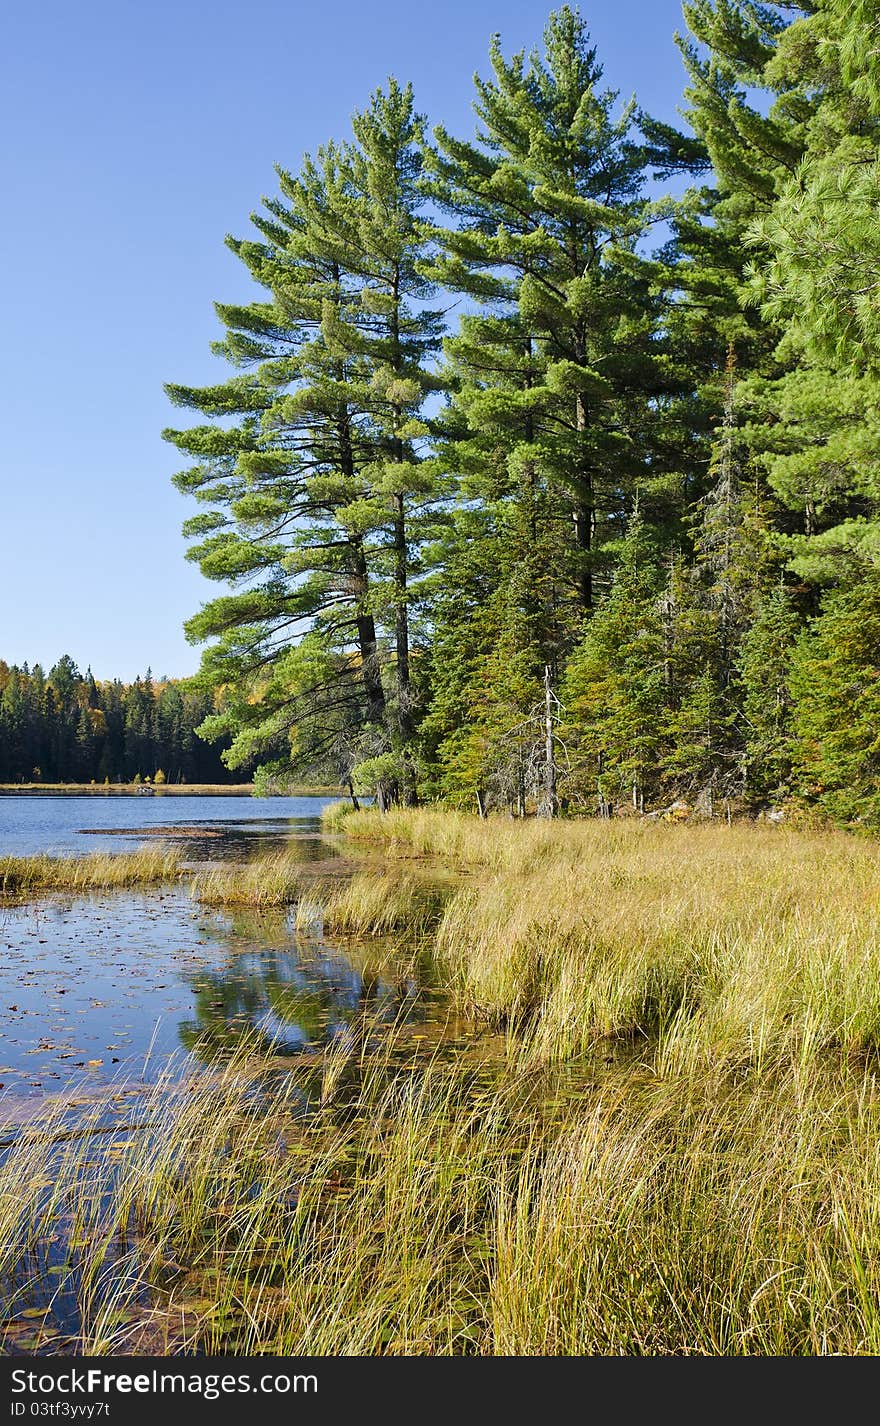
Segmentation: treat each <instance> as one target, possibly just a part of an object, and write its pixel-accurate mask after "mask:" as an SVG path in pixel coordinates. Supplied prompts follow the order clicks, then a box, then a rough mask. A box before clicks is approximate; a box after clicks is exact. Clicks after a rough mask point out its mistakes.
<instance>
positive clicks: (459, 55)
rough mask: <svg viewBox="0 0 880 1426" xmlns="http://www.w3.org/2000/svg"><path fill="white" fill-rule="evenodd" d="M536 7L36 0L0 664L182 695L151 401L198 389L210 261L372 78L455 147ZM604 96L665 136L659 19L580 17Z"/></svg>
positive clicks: (193, 573)
mask: <svg viewBox="0 0 880 1426" xmlns="http://www.w3.org/2000/svg"><path fill="white" fill-rule="evenodd" d="M550 8H552V5H551V0H444V3H440V4H430V3H413V0H324V3H314V0H312V2H311V3H309V4H304V3H300V0H287V3H282V0H247V3H246V4H243V3H241V0H236V3H232V0H210V3H209V0H149V3H144V0H80V3H79V4H72V3H71V0H43V3H42V4H40V5H36V4H33V3H24V4H20V5H15V6H10V7H8V8H7V10H6V13H5V16H4V23H3V46H2V51H3V52H2V55H0V132H2V136H3V138H2V156H0V183H2V188H0V192H2V207H3V217H2V221H0V311H2V340H0V405H2V425H0V430H2V451H0V518H2V527H0V528H2V539H0V658H5V659H6V660H7V662H9V663H13V662H15V663H22V662H24V661H25V660H28V661H29V662H30V663H34V662H36V661H40V662H42V663H43V664H44V666H45V667H46V668H48V667H50V666H51V665H52V664H53V663H54V662H55V660H56V659H57V658H58V657H59V655H60V654H62V653H65V652H66V653H70V654H71V655H72V656H73V658H74V659H75V660H76V661H77V663H79V664H80V666H81V667H83V668H85V666H86V665H87V664H89V663H91V666H92V669H93V671H94V673H95V674H96V676H97V677H99V678H109V677H113V676H116V675H118V676H119V677H122V678H126V679H128V678H131V677H133V676H134V675H135V673H137V672H140V671H143V670H144V669H145V668H146V666H147V665H148V664H150V665H152V668H153V672H154V673H155V674H157V675H160V674H165V673H167V674H170V675H181V674H187V673H192V672H194V670H195V668H196V667H197V664H198V658H199V654H198V651H197V650H196V649H193V648H190V647H189V646H188V645H187V643H186V641H185V639H184V636H183V632H182V628H181V626H182V623H183V620H184V619H185V618H186V617H187V616H188V615H189V614H190V613H192V612H193V611H194V610H195V609H197V608H198V607H199V605H200V604H201V603H203V602H204V601H205V600H206V599H208V598H211V597H212V596H213V595H214V594H215V593H217V592H219V586H214V585H211V584H209V583H208V582H207V581H205V580H203V579H202V577H201V575H200V574H199V573H198V571H197V570H196V569H195V568H194V567H193V566H191V565H189V564H187V563H186V562H185V560H184V541H183V539H182V537H181V535H180V526H181V522H182V521H183V519H184V518H185V517H186V515H187V514H188V513H191V509H190V507H189V502H187V501H186V500H185V499H184V498H183V497H182V496H181V495H179V494H178V493H177V491H176V490H175V489H174V488H173V487H172V485H171V484H170V476H171V473H172V472H173V471H174V469H175V468H176V466H177V464H179V461H178V459H177V458H176V455H175V452H174V451H173V449H172V448H171V447H169V446H167V445H166V444H165V443H164V442H163V441H162V440H161V437H160V432H161V430H162V428H163V427H164V426H166V425H173V424H175V423H178V422H180V420H181V417H182V416H183V415H184V414H185V413H180V412H174V411H173V408H171V407H170V406H169V405H168V403H167V401H166V399H165V396H164V393H163V390H162V383H163V382H164V381H169V380H176V381H184V382H192V383H199V382H203V381H209V380H218V379H220V378H221V377H222V375H223V372H224V370H225V368H224V366H223V364H222V363H220V362H218V361H217V360H216V359H215V358H213V357H212V356H211V354H210V351H209V343H210V342H211V341H212V340H213V339H215V338H216V337H217V336H218V335H219V328H218V324H217V320H216V317H215V315H214V311H213V307H212V303H213V302H214V301H215V300H236V299H240V298H243V297H246V296H247V295H248V286H247V282H246V278H245V274H244V271H243V269H241V268H240V265H239V264H238V263H237V262H236V260H235V258H234V257H233V256H232V255H231V254H230V253H229V252H228V251H227V250H226V249H225V248H224V246H223V236H224V234H225V233H227V232H233V233H238V234H241V233H243V232H245V231H246V228H247V217H248V214H249V212H251V211H252V209H253V208H255V207H256V206H258V204H259V200H260V197H261V195H262V194H264V193H269V192H272V191H273V164H274V163H276V162H279V163H282V164H284V165H285V166H286V167H295V166H296V165H297V163H298V161H299V159H300V157H301V155H302V154H303V153H304V152H305V151H308V150H312V149H314V148H315V147H316V146H317V145H318V144H319V143H321V142H323V141H324V140H326V139H328V138H331V137H337V136H338V137H345V136H346V134H347V129H348V116H349V114H350V113H351V110H352V109H353V108H359V107H361V106H362V105H363V103H364V101H365V100H366V97H367V95H368V94H369V93H370V91H371V90H372V89H374V88H375V87H376V85H377V84H380V83H382V82H383V81H384V80H385V78H386V77H387V76H388V75H389V74H394V75H396V76H397V77H398V78H399V79H401V80H406V79H412V81H413V83H414V85H415V89H416V98H417V102H418V106H419V108H420V109H421V110H422V111H424V112H426V113H427V114H428V115H429V117H430V119H431V120H432V121H434V122H436V121H437V120H439V119H442V120H443V121H444V122H445V123H446V124H447V126H448V127H450V128H451V129H452V130H453V131H454V132H458V133H463V134H464V133H470V131H471V112H470V103H471V98H472V76H473V73H474V71H475V70H479V71H480V72H482V73H485V72H486V70H487V67H488V66H487V61H486V53H487V46H488V40H489V36H490V35H491V34H492V33H493V32H494V31H500V32H501V34H502V37H503V41H504V46H505V50H506V51H507V52H508V53H509V52H510V51H512V50H516V49H520V48H522V47H526V48H531V46H532V45H533V44H534V43H535V42H537V41H538V39H539V37H540V34H541V31H542V29H543V26H544V23H545V21H546V17H547V13H548V11H549V9H550ZM581 10H582V13H583V14H584V16H585V17H586V19H587V22H588V24H589V26H590V29H591V31H592V35H593V39H594V41H595V42H596V43H597V45H598V47H599V54H600V57H601V59H602V61H603V63H604V65H605V75H606V80H607V82H608V83H609V85H611V86H612V87H614V88H619V89H621V90H622V92H623V94H624V95H628V94H630V93H632V92H633V91H635V93H636V94H637V96H638V99H639V102H640V103H641V104H642V105H644V107H645V108H647V109H648V110H650V111H652V112H654V113H656V114H657V115H658V116H659V117H662V118H667V119H674V118H675V111H676V106H677V104H678V103H679V102H680V95H681V91H682V88H683V83H684V75H683V70H682V66H681V62H680V58H679V55H678V51H677V50H676V49H675V46H674V44H673V38H672V36H673V32H674V31H675V30H676V29H679V28H681V6H680V3H679V0H584V3H583V4H582V6H581Z"/></svg>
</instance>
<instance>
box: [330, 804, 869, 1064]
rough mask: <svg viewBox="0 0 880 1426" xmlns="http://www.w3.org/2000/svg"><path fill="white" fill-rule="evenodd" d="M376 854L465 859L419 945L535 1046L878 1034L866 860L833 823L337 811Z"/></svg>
mask: <svg viewBox="0 0 880 1426" xmlns="http://www.w3.org/2000/svg"><path fill="white" fill-rule="evenodd" d="M345 826H346V829H347V831H348V832H349V833H350V835H351V836H352V837H354V838H362V839H369V840H370V841H371V842H375V841H380V842H381V843H382V845H383V846H384V849H385V853H386V856H387V857H394V856H399V857H403V858H408V857H412V856H417V857H439V858H441V859H443V860H444V861H447V862H452V863H454V864H456V865H457V866H459V867H463V868H470V869H472V874H471V875H470V876H468V877H466V878H465V879H464V881H463V884H462V885H460V886H459V887H458V889H457V890H455V891H454V892H453V894H452V895H451V896H450V898H449V900H448V901H447V904H446V907H445V911H444V913H443V916H442V918H441V920H440V923H439V926H438V928H437V932H436V940H435V948H436V952H437V955H438V957H439V959H440V961H441V964H442V965H443V966H444V967H445V970H446V974H447V976H448V979H449V982H450V985H451V987H452V988H453V990H454V991H455V993H456V994H457V995H458V997H459V998H460V1000H462V1001H463V1002H465V1003H467V1004H469V1005H471V1006H472V1007H473V1008H474V1009H475V1010H476V1011H477V1012H480V1013H483V1014H484V1015H485V1016H486V1017H487V1018H488V1019H489V1020H490V1021H493V1022H495V1023H506V1024H509V1025H512V1026H513V1027H514V1029H518V1030H520V1031H522V1032H528V1033H529V1034H530V1035H531V1037H532V1042H533V1046H534V1049H535V1051H536V1052H537V1053H538V1054H540V1055H542V1056H545V1057H550V1058H554V1057H564V1056H568V1055H573V1054H579V1053H581V1052H583V1051H585V1050H587V1049H589V1048H590V1046H591V1045H593V1044H594V1043H595V1041H596V1040H597V1039H598V1038H600V1037H602V1036H609V1035H632V1036H640V1035H641V1036H657V1035H661V1036H662V1037H663V1041H664V1056H665V1059H664V1063H665V1064H666V1065H667V1067H668V1068H669V1070H670V1072H672V1071H675V1072H678V1071H679V1070H681V1069H684V1068H686V1067H688V1066H692V1065H697V1066H699V1065H701V1064H703V1063H707V1062H710V1061H711V1062H713V1063H716V1062H718V1061H719V1060H728V1061H731V1062H749V1063H752V1062H755V1061H756V1060H758V1061H765V1062H766V1061H768V1060H772V1059H773V1058H774V1057H775V1056H778V1055H783V1056H786V1055H787V1054H788V1053H789V1052H790V1050H791V1048H792V1047H795V1048H796V1049H797V1052H798V1053H799V1054H801V1055H805V1056H807V1057H811V1056H813V1055H815V1054H820V1053H822V1052H825V1051H827V1050H830V1049H834V1050H835V1051H839V1052H842V1053H844V1054H851V1053H854V1054H862V1053H864V1052H866V1051H872V1050H874V1049H875V1048H876V1047H877V1046H878V1045H880V858H878V856H877V851H876V847H875V845H874V844H873V843H872V842H868V841H861V840H855V839H853V838H851V837H848V836H846V835H845V834H843V833H808V832H803V831H796V832H795V831H785V830H782V829H780V828H776V827H760V826H759V827H747V826H733V827H727V826H717V825H705V826H686V827H675V826H667V825H657V824H651V823H645V822H637V821H627V822H623V823H610V824H609V823H607V822H598V821H597V822H571V823H566V822H556V823H550V822H541V821H529V822H525V823H513V822H510V821H508V820H501V819H498V820H491V821H489V822H480V821H478V819H476V818H470V817H466V816H463V815H461V814H456V813H446V812H438V811H436V810H430V809H428V810H420V811H416V812H403V811H395V812H392V813H391V814H388V815H386V816H384V817H380V816H378V815H377V814H375V813H361V814H350V815H349V816H348V817H347V818H346V821H345Z"/></svg>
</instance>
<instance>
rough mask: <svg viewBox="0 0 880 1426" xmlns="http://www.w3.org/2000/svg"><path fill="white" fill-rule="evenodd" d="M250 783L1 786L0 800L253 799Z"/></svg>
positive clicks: (330, 792)
mask: <svg viewBox="0 0 880 1426" xmlns="http://www.w3.org/2000/svg"><path fill="white" fill-rule="evenodd" d="M253 795H254V785H253V783H251V782H235V783H229V784H228V786H227V785H224V784H223V783H201V782H190V783H187V782H175V783H170V784H169V783H165V784H164V785H163V786H160V787H154V786H153V785H152V783H136V782H114V783H110V784H109V785H108V784H107V783H104V782H99V783H94V782H20V783H19V782H4V783H0V797H253ZM343 796H345V793H344V790H343V789H342V788H341V787H292V788H290V789H289V790H285V791H284V792H272V793H268V794H266V797H267V800H268V799H271V798H274V797H343Z"/></svg>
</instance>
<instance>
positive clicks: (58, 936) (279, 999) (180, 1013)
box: [0, 888, 425, 1121]
mask: <svg viewBox="0 0 880 1426" xmlns="http://www.w3.org/2000/svg"><path fill="white" fill-rule="evenodd" d="M417 992H418V987H417V986H416V985H415V983H414V982H413V981H412V980H411V979H408V978H402V979H401V980H397V981H396V980H394V979H393V978H392V977H391V976H390V975H389V974H388V973H387V972H383V973H381V974H379V973H371V972H370V970H369V969H368V968H367V967H366V966H365V965H364V962H363V961H362V960H361V961H360V962H358V963H355V961H354V960H353V959H352V955H351V954H346V953H345V952H344V951H342V950H340V949H339V948H338V947H336V946H334V945H332V944H330V943H328V942H327V941H326V940H325V939H324V937H323V936H322V934H321V931H320V927H319V926H315V927H314V928H312V929H310V931H309V933H308V934H302V933H297V932H296V931H295V930H294V928H293V925H292V913H289V914H288V913H269V914H267V913H254V912H250V911H245V912H243V913H236V914H227V913H225V912H217V911H215V910H213V909H205V908H202V907H200V906H199V905H198V904H197V903H196V902H194V901H192V900H191V898H190V896H189V895H188V893H187V892H186V890H184V889H183V888H167V889H165V890H162V889H150V890H145V891H116V892H108V893H103V892H102V893H95V894H91V895H84V896H77V897H75V898H71V897H69V896H67V897H65V896H58V895H53V896H50V897H44V898H41V899H39V900H36V901H29V902H26V903H23V904H22V905H19V906H7V907H4V908H0V1086H2V1088H0V1121H2V1119H3V1117H4V1109H7V1110H8V1108H9V1104H10V1100H19V1099H21V1098H25V1099H29V1100H32V1099H37V1098H40V1097H42V1096H43V1095H47V1094H49V1095H58V1094H62V1095H69V1094H71V1093H74V1092H76V1093H79V1092H86V1093H88V1094H94V1093H95V1092H96V1091H100V1090H102V1089H104V1088H105V1087H107V1086H108V1085H110V1084H113V1083H119V1082H120V1081H123V1080H124V1081H126V1082H127V1083H128V1084H132V1083H135V1084H144V1083H150V1082H151V1081H153V1080H155V1078H156V1077H157V1075H159V1074H160V1073H163V1072H165V1071H167V1068H168V1064H169V1060H173V1059H175V1058H176V1059H177V1061H178V1062H179V1064H180V1065H181V1067H182V1066H183V1064H184V1063H185V1062H186V1061H187V1060H188V1059H189V1060H190V1063H192V1060H191V1058H190V1057H191V1056H193V1055H194V1056H195V1057H196V1059H197V1060H198V1061H201V1062H203V1063H212V1062H214V1061H216V1059H217V1058H218V1056H220V1057H222V1056H223V1055H224V1054H225V1053H227V1052H228V1051H229V1050H231V1049H233V1048H235V1046H236V1045H237V1044H238V1043H239V1042H240V1040H241V1039H242V1037H243V1036H247V1037H248V1038H249V1039H250V1040H251V1041H253V1039H254V1037H255V1036H256V1037H258V1039H259V1040H260V1041H261V1042H262V1046H263V1048H264V1049H265V1050H267V1051H268V1052H269V1053H270V1054H276V1055H291V1054H297V1053H298V1052H300V1051H303V1050H307V1049H318V1048H319V1047H320V1046H321V1045H322V1044H325V1043H327V1042H329V1041H331V1040H335V1039H337V1038H338V1037H339V1036H345V1035H348V1034H350V1033H352V1027H353V1026H354V1025H355V1023H357V1022H360V1021H362V1020H363V1019H364V1017H365V1016H368V1017H369V1019H370V1021H371V1022H372V1023H374V1024H377V1025H379V1024H381V1023H382V1022H383V1021H390V1020H395V1021H397V1022H399V1021H401V1020H407V1019H409V1018H411V1017H412V1016H414V1015H421V1014H423V1013H425V1009H424V1007H423V1006H421V1005H420V1004H419V1003H418V996H417Z"/></svg>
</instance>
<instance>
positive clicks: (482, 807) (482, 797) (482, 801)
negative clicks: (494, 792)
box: [477, 787, 486, 822]
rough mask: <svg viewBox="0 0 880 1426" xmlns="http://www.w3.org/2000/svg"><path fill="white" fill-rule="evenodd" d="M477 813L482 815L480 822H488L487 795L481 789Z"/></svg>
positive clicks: (479, 790) (478, 792) (478, 790)
mask: <svg viewBox="0 0 880 1426" xmlns="http://www.w3.org/2000/svg"><path fill="white" fill-rule="evenodd" d="M477 811H478V812H479V814H480V821H481V822H485V820H486V794H485V792H484V791H483V789H482V788H481V787H478V788H477Z"/></svg>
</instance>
